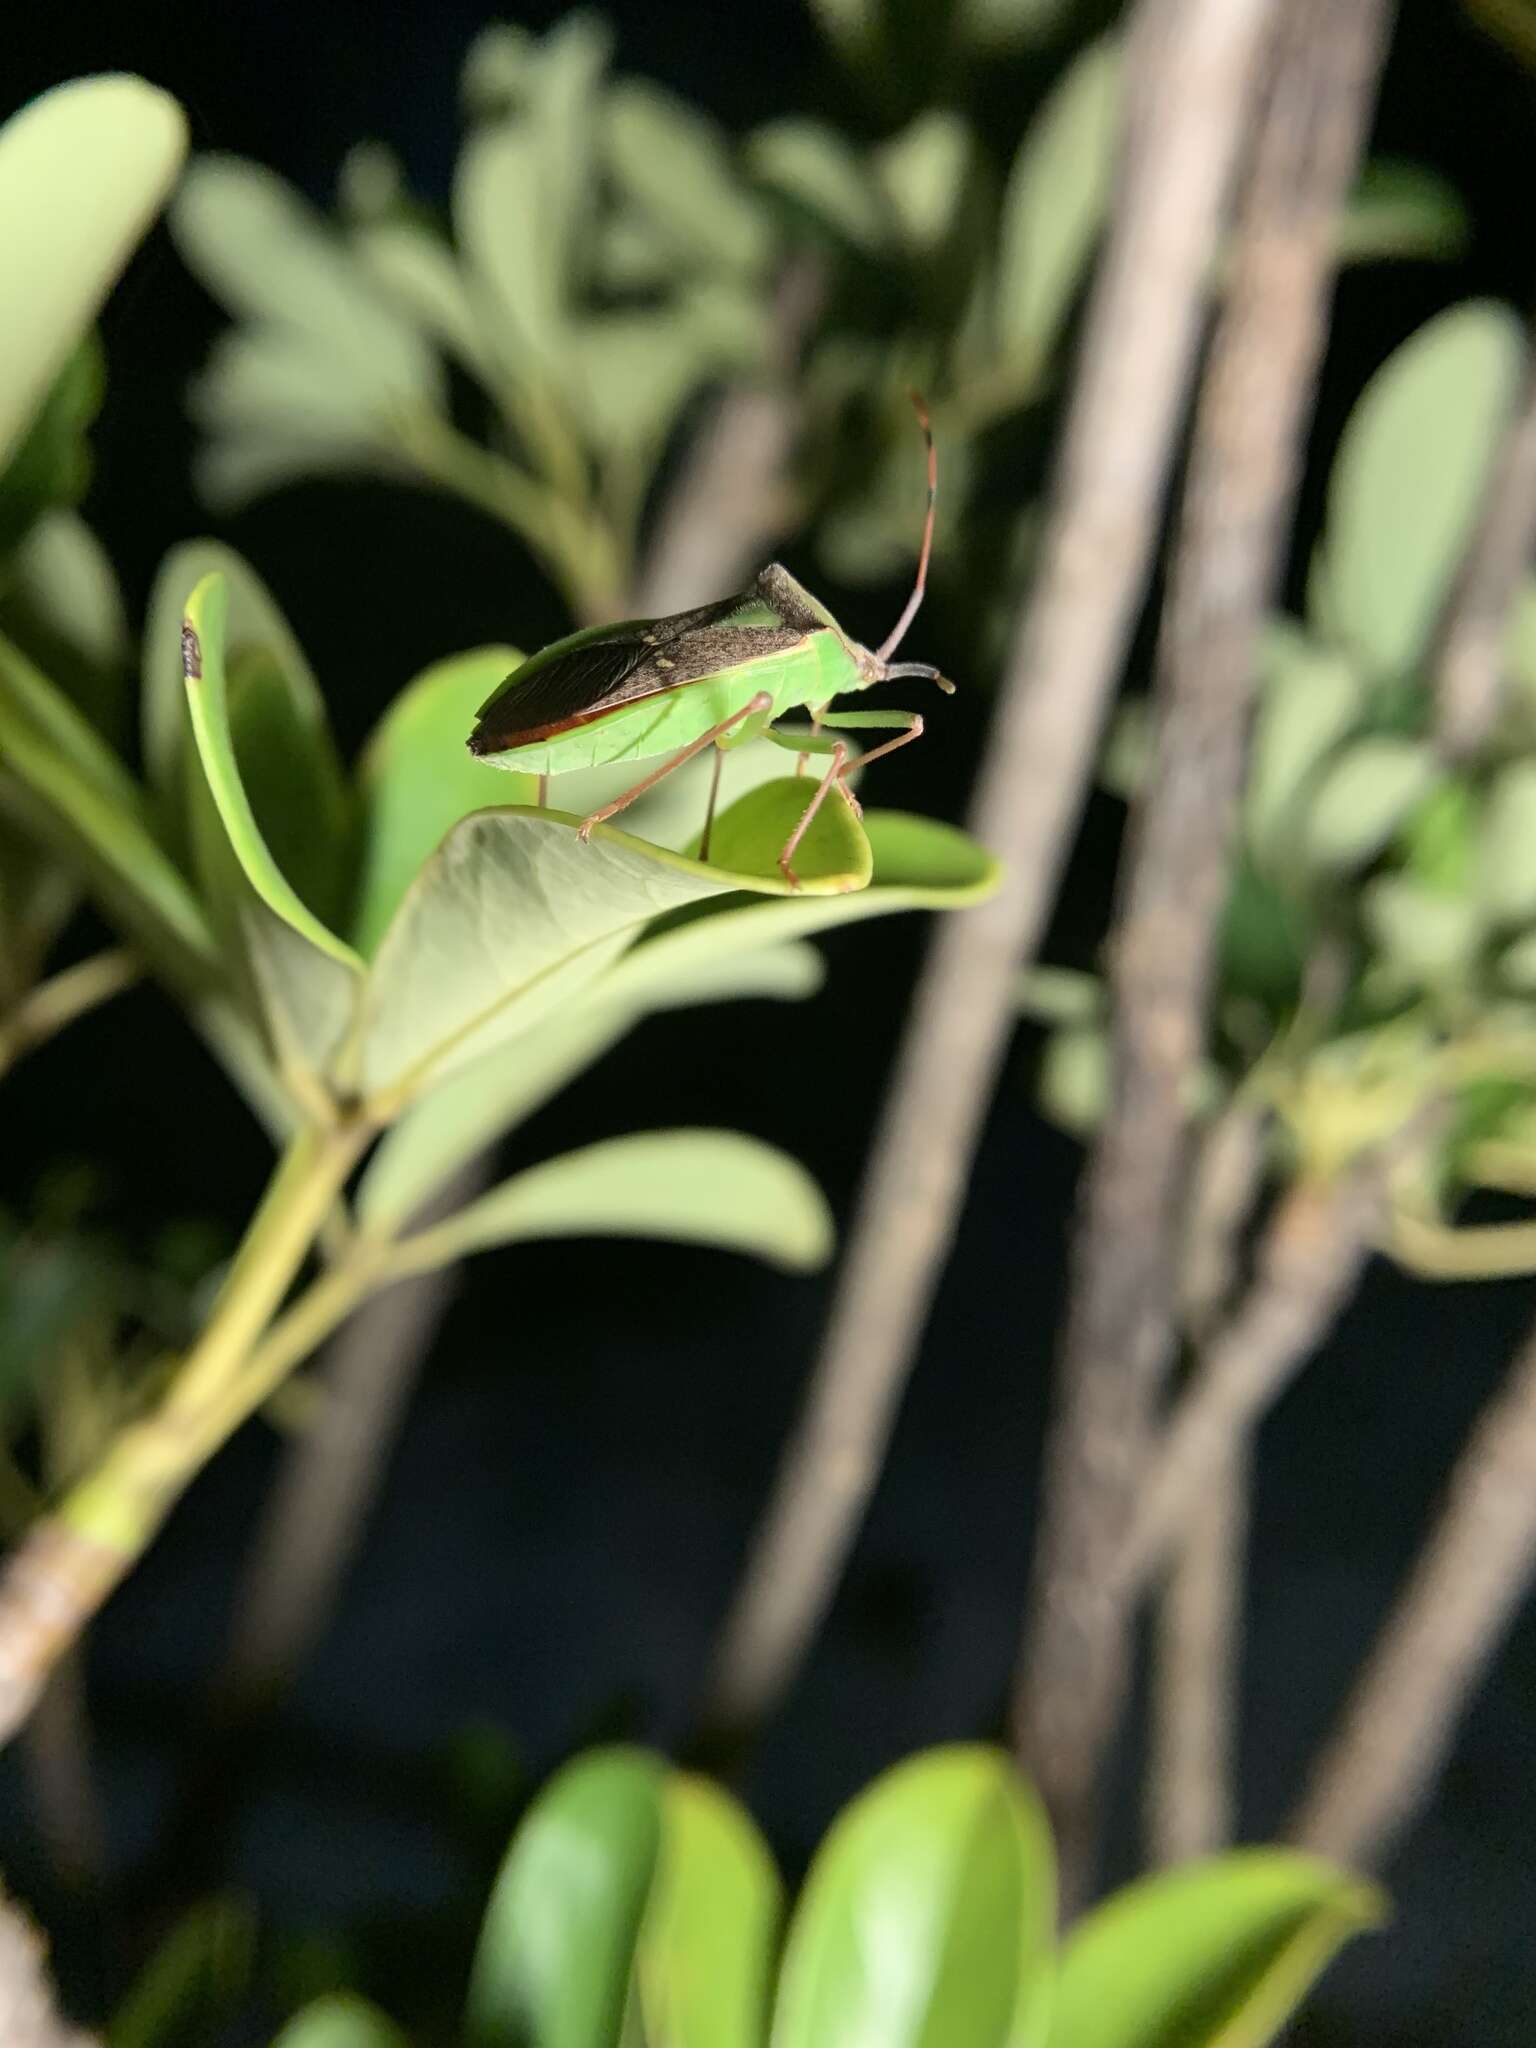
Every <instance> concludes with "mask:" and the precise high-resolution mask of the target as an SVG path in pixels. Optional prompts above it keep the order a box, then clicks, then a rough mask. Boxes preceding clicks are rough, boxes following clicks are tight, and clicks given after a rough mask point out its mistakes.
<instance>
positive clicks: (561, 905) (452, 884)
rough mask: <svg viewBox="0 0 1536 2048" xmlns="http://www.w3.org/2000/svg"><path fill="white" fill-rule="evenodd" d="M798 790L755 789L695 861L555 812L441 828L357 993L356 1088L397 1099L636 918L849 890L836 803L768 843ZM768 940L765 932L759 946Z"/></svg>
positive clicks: (858, 877)
mask: <svg viewBox="0 0 1536 2048" xmlns="http://www.w3.org/2000/svg"><path fill="white" fill-rule="evenodd" d="M806 795H807V786H806V782H805V780H804V779H803V778H800V777H787V778H785V779H783V780H781V781H779V782H772V783H767V784H764V785H763V786H762V787H761V788H759V789H756V790H754V791H752V792H751V794H750V795H748V796H746V797H744V798H742V799H741V800H740V801H739V802H738V803H736V804H734V805H732V807H731V809H730V810H729V811H727V812H725V813H724V814H723V815H722V816H721V817H719V818H718V819H717V820H716V821H715V833H714V841H713V844H712V847H711V860H710V863H709V865H707V866H706V865H705V864H704V863H703V862H700V861H694V860H689V859H686V858H685V857H683V856H681V855H678V854H674V853H669V852H667V851H666V850H665V849H664V848H661V847H657V846H651V845H649V844H647V843H646V842H645V841H643V840H639V839H634V838H631V837H630V835H629V834H627V833H624V832H618V831H615V830H614V829H613V828H612V827H609V826H604V825H599V826H598V827H597V828H596V830H595V831H594V833H593V835H592V838H591V841H590V843H587V844H583V842H582V841H581V840H580V839H579V838H578V837H577V834H576V827H577V825H578V823H579V822H580V821H579V820H578V819H576V818H574V817H571V816H568V815H567V814H565V813H564V812H561V811H553V810H544V811H540V810H526V809H509V810H501V811H483V812H480V813H479V814H478V815H476V816H474V817H470V818H465V819H463V820H462V821H461V822H460V823H459V824H458V825H456V826H455V827H454V828H453V830H452V831H451V832H450V833H449V834H448V836H447V838H446V839H445V840H444V841H443V844H442V845H441V847H440V848H439V849H438V851H437V852H436V853H435V854H434V855H433V856H432V858H431V859H430V860H429V861H428V862H427V863H426V865H425V867H423V869H422V870H421V872H420V873H419V875H418V876H417V878H416V880H415V881H414V882H413V883H412V884H411V886H410V888H409V889H408V890H407V891H406V895H405V899H404V901H403V902H402V904H401V906H400V909H399V911H398V912H397V913H396V915H395V918H394V920H393V922H392V923H391V925H390V927H389V930H388V931H387V932H386V933H385V934H384V937H383V939H382V940H381V941H380V943H379V947H378V950H377V953H376V955H375V958H374V965H373V971H372V974H371V975H370V977H369V983H368V988H367V991H366V995H365V1030H364V1035H363V1055H362V1059H363V1075H362V1078H363V1084H364V1086H365V1088H366V1090H367V1091H368V1093H369V1094H370V1095H373V1096H376V1097H377V1096H379V1095H381V1094H385V1093H388V1094H390V1095H391V1096H393V1095H396V1094H397V1093H399V1092H404V1093H405V1094H409V1093H410V1092H412V1091H413V1090H417V1089H419V1087H420V1084H421V1083H422V1082H423V1081H424V1080H425V1079H426V1078H427V1077H428V1075H429V1073H433V1072H435V1073H436V1074H437V1075H438V1076H441V1075H442V1074H443V1073H445V1072H447V1071H449V1069H450V1067H451V1066H453V1065H458V1064H462V1062H463V1061H464V1060H466V1059H469V1058H473V1057H475V1056H477V1055H478V1054H480V1053H482V1052H487V1051H489V1050H490V1049H491V1047H492V1046H493V1045H495V1044H497V1043H499V1042H501V1041H502V1040H504V1039H506V1038H508V1037H511V1036H512V1035H514V1034H515V1033H516V1032H517V1031H520V1030H526V1029H527V1028H528V1027H529V1026H530V1025H531V1024H534V1023H536V1022H537V1021H539V1019H540V1018H541V1017H542V1016H544V1015H546V1014H547V1013H548V1012H549V1011H550V1010H551V1009H552V1008H554V1007H555V1006H556V1005H557V1004H559V1003H561V1002H564V1001H567V1000H569V998H570V997H571V996H572V995H574V994H575V993H576V992H577V991H578V990H580V989H581V988H583V987H585V986H586V985H587V984H589V983H590V982H591V981H592V980H593V978H594V977H595V976H596V975H597V974H598V973H599V972H600V971H601V969H602V968H603V967H604V966H605V965H607V964H608V962H609V961H611V960H612V959H613V958H614V957H615V956H616V955H617V953H619V952H621V951H622V950H623V949H624V947H625V946H626V944H627V943H628V941H629V939H630V938H631V937H632V936H633V935H634V934H635V933H636V932H637V931H638V929H639V928H640V926H641V925H643V924H645V923H647V922H648V921H649V920H650V919H651V918H653V917H656V916H658V915H659V914H660V913H661V912H663V911H667V910H680V909H682V908H683V907H685V906H686V905H690V904H694V903H699V902H702V901H703V900H705V899H707V898H709V897H711V896H723V895H726V894H730V893H734V892H736V891H739V890H750V891H752V892H753V893H758V894H765V895H779V896H787V895H791V894H796V893H799V894H802V895H804V896H806V897H815V896H820V895H836V894H841V893H843V892H845V891H847V890H851V889H862V888H863V887H864V886H865V885H866V884H867V883H868V880H869V873H870V852H869V843H868V841H867V839H866V838H865V835H864V832H863V831H862V830H861V828H860V827H859V825H858V823H857V822H856V821H855V819H854V816H853V812H852V810H851V808H850V807H849V806H848V805H847V804H844V803H841V802H836V801H834V802H829V803H825V804H823V806H822V808H821V810H820V811H819V812H818V813H817V816H816V818H815V820H814V822H813V824H812V826H811V829H810V830H809V831H808V832H807V833H806V836H805V838H804V840H802V842H801V845H800V848H799V851H798V853H797V856H796V860H797V866H798V869H799V873H800V875H801V877H802V879H803V884H804V886H803V889H802V890H801V891H799V892H795V891H792V890H791V889H790V887H789V885H788V884H787V883H786V882H785V881H784V879H783V876H782V875H781V874H780V873H779V870H778V865H777V858H778V852H779V849H780V848H781V847H782V846H783V844H784V842H785V839H786V838H787V836H788V834H789V832H790V831H791V829H792V828H793V826H794V825H795V824H796V823H797V822H798V820H799V818H800V817H801V815H802V814H803V812H804V809H805V803H806ZM769 936H770V935H769V934H765V935H764V938H765V942H766V940H767V939H768V937H769Z"/></svg>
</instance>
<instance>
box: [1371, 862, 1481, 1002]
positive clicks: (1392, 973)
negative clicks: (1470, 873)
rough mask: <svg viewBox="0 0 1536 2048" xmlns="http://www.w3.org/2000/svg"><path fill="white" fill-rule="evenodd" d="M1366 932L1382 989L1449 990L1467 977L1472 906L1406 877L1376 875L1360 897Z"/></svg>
mask: <svg viewBox="0 0 1536 2048" xmlns="http://www.w3.org/2000/svg"><path fill="white" fill-rule="evenodd" d="M1360 907H1361V915H1362V917H1363V919H1364V922H1365V927H1366V930H1367V931H1368V932H1369V933H1370V935H1371V937H1372V939H1373V940H1374V941H1375V943H1376V945H1377V947H1378V948H1379V949H1380V951H1381V952H1382V954H1383V955H1384V956H1385V966H1386V970H1387V972H1386V976H1385V985H1386V989H1387V990H1388V991H1390V992H1393V993H1399V994H1406V993H1409V992H1411V991H1413V990H1416V989H1419V988H1437V987H1438V988H1446V987H1452V986H1454V985H1455V984H1456V983H1458V982H1459V981H1461V980H1462V979H1463V977H1464V976H1465V975H1466V974H1467V972H1468V970H1469V969H1470V967H1471V964H1472V960H1473V957H1474V955H1475V954H1476V951H1477V947H1478V943H1479V941H1480V939H1481V937H1482V920H1481V917H1480V914H1479V910H1478V905H1477V904H1476V902H1475V901H1474V900H1473V899H1472V898H1471V897H1469V896H1447V895H1445V894H1443V893H1442V892H1441V891H1440V890H1438V889H1431V888H1428V887H1426V886H1425V884H1424V883H1422V882H1418V881H1415V880H1414V879H1413V877H1412V876H1411V875H1378V876H1377V877H1376V878H1375V880H1374V881H1372V882H1370V883H1368V884H1367V885H1366V888H1365V890H1364V892H1363V894H1362V896H1361V902H1360Z"/></svg>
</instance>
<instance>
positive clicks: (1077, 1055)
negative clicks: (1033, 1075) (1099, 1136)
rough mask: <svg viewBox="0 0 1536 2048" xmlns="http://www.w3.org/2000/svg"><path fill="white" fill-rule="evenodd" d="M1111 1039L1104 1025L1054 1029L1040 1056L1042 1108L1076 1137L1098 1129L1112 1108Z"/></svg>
mask: <svg viewBox="0 0 1536 2048" xmlns="http://www.w3.org/2000/svg"><path fill="white" fill-rule="evenodd" d="M1109 1082H1110V1059H1109V1038H1108V1035H1107V1033H1106V1032H1105V1029H1104V1026H1103V1025H1102V1024H1071V1025H1068V1026H1067V1027H1066V1028H1065V1029H1064V1030H1061V1031H1053V1032H1052V1033H1051V1036H1050V1037H1049V1038H1048V1039H1047V1040H1046V1043H1045V1050H1044V1051H1043V1052H1042V1054H1041V1056H1040V1078H1039V1083H1038V1086H1039V1091H1040V1108H1041V1110H1042V1111H1043V1113H1044V1114H1045V1115H1046V1116H1048V1117H1049V1118H1050V1120H1051V1122H1052V1123H1053V1124H1056V1125H1057V1126H1058V1127H1059V1128H1060V1129H1061V1130H1064V1131H1069V1132H1070V1133H1071V1135H1072V1136H1073V1137H1074V1138H1087V1137H1091V1136H1092V1134H1093V1133H1094V1132H1095V1131H1096V1130H1097V1129H1098V1127H1099V1125H1100V1124H1101V1123H1102V1122H1103V1120H1104V1112H1105V1110H1106V1109H1107V1108H1108V1107H1109Z"/></svg>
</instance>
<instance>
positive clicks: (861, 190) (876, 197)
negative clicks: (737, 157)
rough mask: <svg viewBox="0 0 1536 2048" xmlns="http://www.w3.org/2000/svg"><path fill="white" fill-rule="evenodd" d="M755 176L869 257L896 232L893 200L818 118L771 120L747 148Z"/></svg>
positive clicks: (849, 147) (842, 139) (852, 150)
mask: <svg viewBox="0 0 1536 2048" xmlns="http://www.w3.org/2000/svg"><path fill="white" fill-rule="evenodd" d="M746 163H747V167H748V169H749V170H750V172H751V174H752V176H753V177H754V178H755V179H756V180H757V182H758V183H759V184H760V185H762V186H763V187H765V188H766V189H767V190H768V191H770V192H773V193H775V194H776V195H777V196H778V197H779V198H780V199H781V200H783V201H785V202H787V203H788V205H789V206H790V208H791V209H792V210H793V211H794V212H795V213H796V214H797V215H799V216H800V217H801V218H802V219H804V220H807V221H810V222H813V223H815V224H816V225H817V226H818V227H820V228H822V229H824V230H825V231H826V232H827V233H829V234H830V235H832V236H834V237H835V238H836V239H837V240H838V241H840V242H844V243H846V244H847V245H848V246H849V247H851V248H854V249H857V250H859V251H861V252H862V253H863V254H864V255H866V256H879V255H880V254H881V253H882V252H883V251H884V249H885V247H886V246H887V244H888V243H889V241H890V239H891V237H892V236H893V234H894V233H895V230H896V222H895V219H894V217H893V215H892V212H891V207H890V203H889V201H888V200H887V199H886V197H885V194H884V193H883V192H882V191H881V189H880V186H879V183H878V181H877V180H876V178H875V177H874V175H873V173H872V172H871V170H870V168H869V165H868V164H867V163H866V161H865V159H864V158H863V157H862V156H861V155H860V154H859V152H858V151H857V150H856V149H855V148H854V146H853V145H852V143H850V142H849V141H848V140H847V139H846V137H844V136H843V135H841V134H839V133H838V131H837V130H836V129H834V128H829V127H826V126H825V125H824V124H823V123H821V122H819V121H808V120H786V121H771V122H769V123H768V125H767V126H766V127H763V128H759V129H757V130H756V132H755V133H754V134H753V135H752V137H751V139H750V140H749V142H748V144H747V148H746Z"/></svg>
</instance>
